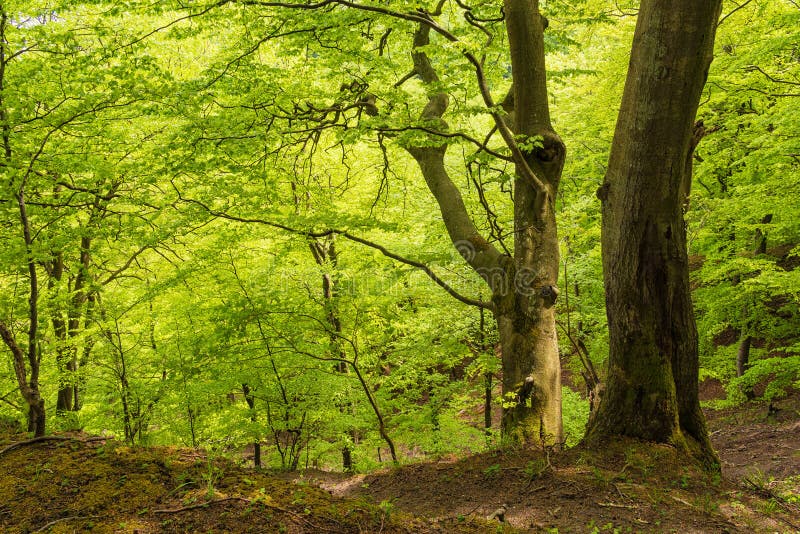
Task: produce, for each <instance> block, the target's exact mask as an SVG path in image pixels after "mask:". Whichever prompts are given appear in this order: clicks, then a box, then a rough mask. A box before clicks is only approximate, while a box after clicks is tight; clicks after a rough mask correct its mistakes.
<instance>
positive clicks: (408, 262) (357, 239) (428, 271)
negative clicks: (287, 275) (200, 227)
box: [172, 183, 493, 310]
mask: <svg viewBox="0 0 800 534" xmlns="http://www.w3.org/2000/svg"><path fill="white" fill-rule="evenodd" d="M172 186H173V187H174V188H175V191H176V192H177V194H178V198H179V199H180V200H181V201H182V202H186V203H189V204H195V205H197V206H200V207H201V208H203V209H204V210H205V211H206V212H208V213H209V214H210V215H212V216H214V217H218V218H220V219H227V220H229V221H234V222H240V223H250V224H262V225H265V226H270V227H272V228H278V229H280V230H283V231H285V232H288V233H291V234H294V235H300V236H305V237H309V238H319V237H326V236H329V235H340V236H342V237H344V238H345V239H349V240H350V241H354V242H356V243H359V244H361V245H364V246H367V247H370V248H373V249H375V250H377V251H379V252H380V253H381V254H383V255H384V256H386V257H387V258H391V259H393V260H395V261H398V262H400V263H404V264H406V265H409V266H411V267H415V268H417V269H420V270H421V271H423V272H424V273H425V274H426V275H428V277H429V278H430V279H431V280H433V281H434V283H436V285H438V286H439V287H441V288H442V289H444V290H445V291H446V292H447V293H448V294H449V295H450V296H452V297H453V298H455V299H456V300H458V301H460V302H463V303H464V304H468V305H470V306H476V307H478V308H484V309H488V310H491V309H492V308H493V307H492V304H491V303H490V302H484V301H481V300H476V299H472V298H469V297H465V296H464V295H462V294H460V293H458V292H457V291H456V290H455V289H453V288H452V287H451V286H450V285H449V284H448V283H447V282H445V281H444V280H442V279H441V278H439V276H438V275H437V274H436V273H434V272H433V270H432V269H431V268H430V267H429V266H428V265H426V264H424V263H422V262H419V261H416V260H412V259H409V258H406V257H403V256H400V255H399V254H395V253H394V252H391V251H390V250H388V249H387V248H386V247H384V246H383V245H379V244H378V243H375V242H373V241H370V240H368V239H364V238H363V237H358V236H356V235H353V234H351V233H350V232H348V231H347V230H340V229H336V228H330V229H328V230H323V231H320V232H313V231H309V230H301V229H298V228H292V227H291V226H287V225H285V224H281V223H277V222H274V221H269V220H266V219H259V218H250V217H238V216H236V215H231V214H229V213H226V212H224V211H218V210H214V209H212V208H211V207H210V206H208V205H207V204H205V203H203V202H201V201H199V200H196V199H192V198H184V197H183V196H182V195H181V192H180V190H179V189H178V188H177V186H175V184H174V183H173V184H172Z"/></svg>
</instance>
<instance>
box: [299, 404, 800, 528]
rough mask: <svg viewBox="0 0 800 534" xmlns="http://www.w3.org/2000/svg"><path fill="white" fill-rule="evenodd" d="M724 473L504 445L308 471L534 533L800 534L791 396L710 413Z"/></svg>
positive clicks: (377, 496)
mask: <svg viewBox="0 0 800 534" xmlns="http://www.w3.org/2000/svg"><path fill="white" fill-rule="evenodd" d="M707 416H708V424H709V429H710V432H711V436H712V441H713V443H714V446H715V448H716V450H717V452H718V454H719V457H720V462H721V467H722V476H721V477H720V478H718V479H717V478H716V477H710V478H709V477H707V476H706V475H704V474H703V473H702V472H701V471H699V470H692V469H685V468H681V467H679V466H678V462H677V458H675V455H674V454H675V452H674V451H673V450H672V449H670V448H669V447H658V446H649V447H648V446H643V445H642V444H639V443H635V442H630V443H619V444H616V445H614V446H612V447H610V448H609V449H608V450H606V451H603V453H602V454H597V453H596V452H592V451H586V450H582V449H580V448H577V449H573V450H571V451H567V452H565V453H561V454H559V455H552V456H551V457H550V459H549V462H550V465H549V466H548V460H547V458H546V457H545V456H544V455H543V454H542V453H541V452H530V451H516V452H514V451H506V452H494V453H487V454H482V455H475V456H471V457H469V458H466V459H462V460H455V461H446V460H445V461H439V462H431V463H421V464H416V465H410V466H406V467H403V468H400V469H390V470H386V471H383V472H380V473H374V474H371V475H367V476H358V477H346V476H344V475H340V474H332V473H325V472H307V473H306V474H305V475H304V477H305V479H307V480H310V481H313V483H315V484H318V485H320V486H321V487H323V488H326V489H328V490H329V491H331V492H332V493H333V494H334V495H340V496H347V497H367V498H369V499H372V500H373V501H374V502H391V503H393V504H394V505H395V506H397V508H399V509H401V510H405V511H409V512H411V513H413V514H415V515H419V516H424V517H428V518H435V519H437V520H439V521H443V522H447V521H453V520H457V519H458V518H464V517H467V518H468V517H475V516H481V517H482V516H487V515H489V514H491V513H492V511H493V510H495V509H496V508H498V507H499V506H501V505H502V504H506V505H507V507H508V511H507V513H506V517H505V519H506V521H507V522H508V523H509V524H510V525H513V526H514V527H517V528H519V529H523V530H527V531H532V532H548V531H554V530H553V529H558V530H557V531H558V532H592V531H594V530H595V529H596V531H598V532H603V531H609V532H614V531H619V532H682V533H694V532H703V533H705V532H800V507H798V504H800V396H797V395H795V396H793V397H792V398H790V399H786V400H784V401H780V402H776V403H775V404H774V405H773V406H772V408H769V406H768V405H766V404H753V405H749V406H747V407H745V408H739V409H735V410H726V411H714V410H709V411H708V412H707Z"/></svg>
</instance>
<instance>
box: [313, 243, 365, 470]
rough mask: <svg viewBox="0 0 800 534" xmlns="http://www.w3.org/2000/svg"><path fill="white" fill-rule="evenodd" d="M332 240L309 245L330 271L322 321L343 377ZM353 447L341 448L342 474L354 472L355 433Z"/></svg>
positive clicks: (347, 406)
mask: <svg viewBox="0 0 800 534" xmlns="http://www.w3.org/2000/svg"><path fill="white" fill-rule="evenodd" d="M334 238H335V236H334V235H333V234H331V235H329V236H326V237H325V238H314V239H312V240H311V241H310V242H309V247H311V254H312V255H313V256H314V261H316V263H317V265H319V266H320V267H321V268H322V269H325V270H330V272H323V274H322V298H323V304H324V306H325V318H326V320H327V321H328V327H329V328H330V335H329V339H330V347H331V352H332V353H333V354H334V355H335V356H336V357H338V358H339V359H340V361H339V362H337V363H336V366H335V370H336V372H337V373H341V374H344V375H346V374H347V373H348V367H347V363H346V360H347V354H346V353H345V351H344V348H343V347H342V340H341V336H342V321H341V319H340V318H339V312H338V310H337V307H336V299H335V294H336V280H335V278H334V276H335V274H336V269H337V266H338V262H339V255H338V252H337V251H336V242H335V241H334ZM339 411H341V412H342V413H344V414H346V413H348V412H352V411H353V403H352V402H351V401H350V400H347V401H345V402H344V403H342V404H341V405H340V406H339ZM349 434H350V439H351V440H352V443H346V444H345V445H344V446H343V447H342V469H343V470H344V471H353V470H354V468H355V466H354V465H353V454H352V446H353V445H354V444H355V443H356V441H357V440H358V435H357V433H356V431H355V430H351V431H350V432H349Z"/></svg>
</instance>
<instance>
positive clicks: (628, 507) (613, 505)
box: [597, 502, 638, 510]
mask: <svg viewBox="0 0 800 534" xmlns="http://www.w3.org/2000/svg"><path fill="white" fill-rule="evenodd" d="M597 506H602V507H604V508H625V509H626V510H636V508H638V507H637V506H634V505H632V504H617V503H614V502H599V503H597Z"/></svg>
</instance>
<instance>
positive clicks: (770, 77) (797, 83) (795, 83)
mask: <svg viewBox="0 0 800 534" xmlns="http://www.w3.org/2000/svg"><path fill="white" fill-rule="evenodd" d="M744 70H745V72H752V71H754V70H757V71H758V72H760V73H761V74H763V75H764V76H766V77H767V79H768V80H769V81H771V82H773V83H786V84H790V85H800V82H793V81H790V80H779V79H777V78H773V77H772V76H770V75H769V74H767V73H766V72H764V70H763V69H762V68H761V67H759V66H758V65H749V66H747V67H745V68H744Z"/></svg>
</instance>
